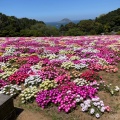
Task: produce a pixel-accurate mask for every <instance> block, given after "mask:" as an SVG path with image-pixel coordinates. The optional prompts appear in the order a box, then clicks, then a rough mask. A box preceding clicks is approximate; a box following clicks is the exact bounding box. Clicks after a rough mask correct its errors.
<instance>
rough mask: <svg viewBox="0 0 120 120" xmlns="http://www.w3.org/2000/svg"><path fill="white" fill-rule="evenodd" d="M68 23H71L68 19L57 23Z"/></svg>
mask: <svg viewBox="0 0 120 120" xmlns="http://www.w3.org/2000/svg"><path fill="white" fill-rule="evenodd" d="M69 22H72V21H71V20H70V19H68V18H64V19H62V20H61V21H59V23H69Z"/></svg>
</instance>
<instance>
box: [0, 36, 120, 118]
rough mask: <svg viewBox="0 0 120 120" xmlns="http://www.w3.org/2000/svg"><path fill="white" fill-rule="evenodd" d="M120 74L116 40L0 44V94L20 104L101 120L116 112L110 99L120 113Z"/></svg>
mask: <svg viewBox="0 0 120 120" xmlns="http://www.w3.org/2000/svg"><path fill="white" fill-rule="evenodd" d="M119 69H120V36H117V35H116V36H113V35H111V36H80V37H79V36H77V37H11V38H4V37H3V38H0V94H1V93H3V94H7V95H11V96H13V97H14V98H15V99H16V96H17V100H19V101H20V103H21V104H27V105H28V104H36V105H37V106H39V107H40V108H43V109H50V107H52V106H55V107H56V108H57V112H59V113H60V114H67V115H68V116H69V114H71V113H72V112H75V111H77V115H78V114H79V113H78V111H79V112H84V114H86V115H87V116H92V118H94V119H96V118H100V119H101V118H102V117H103V116H104V115H105V114H107V115H109V114H111V112H114V108H113V105H111V104H109V103H111V101H110V100H111V98H113V101H112V103H115V104H116V105H117V106H118V111H119V110H120V108H119V106H120V103H118V104H117V103H116V100H118V99H119V98H120V97H119V89H120V74H119ZM105 96H106V97H107V96H109V99H107V98H106V99H107V100H108V102H106V101H107V100H106V101H104V100H105V98H104V97H105ZM114 98H115V99H114ZM118 101H119V100H118ZM119 102H120V101H119ZM80 114H81V113H80ZM103 114H104V115H103ZM80 117H81V116H80ZM66 119H67V118H66ZM118 119H119V118H118ZM118 119H115V120H118ZM71 120H72V119H71ZM76 120H77V119H76ZM81 120H83V119H81ZM111 120H112V119H111Z"/></svg>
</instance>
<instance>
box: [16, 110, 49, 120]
mask: <svg viewBox="0 0 120 120" xmlns="http://www.w3.org/2000/svg"><path fill="white" fill-rule="evenodd" d="M16 120H51V119H50V118H47V117H46V116H44V115H43V114H42V113H40V112H33V111H30V110H23V111H22V112H21V113H20V114H19V116H18V117H17V119H16Z"/></svg>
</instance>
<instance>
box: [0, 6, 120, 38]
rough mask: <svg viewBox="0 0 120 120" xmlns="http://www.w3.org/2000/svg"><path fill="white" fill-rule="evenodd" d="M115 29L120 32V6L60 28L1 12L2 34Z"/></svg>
mask: <svg viewBox="0 0 120 120" xmlns="http://www.w3.org/2000/svg"><path fill="white" fill-rule="evenodd" d="M111 31H114V32H115V33H117V34H120V8H119V9H117V10H114V11H111V12H109V13H108V14H102V15H100V16H99V17H96V19H94V20H92V19H88V20H81V21H80V22H79V23H78V24H75V23H73V22H70V23H68V24H66V25H64V26H63V25H61V27H60V28H59V29H57V28H55V27H52V26H47V25H46V24H45V23H44V22H43V21H37V20H35V19H28V18H21V19H18V18H16V17H15V16H7V15H5V14H2V13H0V36H1V37H2V36H5V37H6V36H9V37H11V36H28V37H30V36H36V37H38V36H60V35H64V36H80V35H99V34H101V33H104V34H111Z"/></svg>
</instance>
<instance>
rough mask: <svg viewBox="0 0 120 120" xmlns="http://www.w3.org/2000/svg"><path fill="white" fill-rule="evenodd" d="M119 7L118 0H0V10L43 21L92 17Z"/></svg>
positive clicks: (19, 16)
mask: <svg viewBox="0 0 120 120" xmlns="http://www.w3.org/2000/svg"><path fill="white" fill-rule="evenodd" d="M117 8H120V0H0V12H2V13H4V14H6V15H9V16H11V15H12V16H16V17H18V18H22V17H28V18H34V19H37V20H42V21H44V22H51V21H60V20H61V19H63V18H69V19H70V20H81V19H92V18H95V17H97V16H99V15H100V14H104V13H108V12H110V11H112V10H115V9H117Z"/></svg>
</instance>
